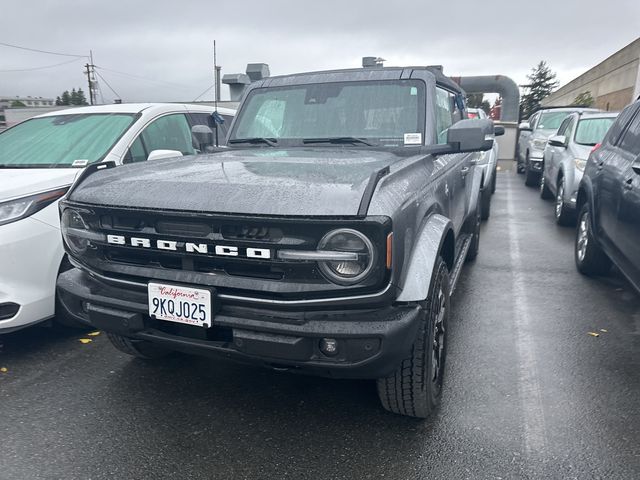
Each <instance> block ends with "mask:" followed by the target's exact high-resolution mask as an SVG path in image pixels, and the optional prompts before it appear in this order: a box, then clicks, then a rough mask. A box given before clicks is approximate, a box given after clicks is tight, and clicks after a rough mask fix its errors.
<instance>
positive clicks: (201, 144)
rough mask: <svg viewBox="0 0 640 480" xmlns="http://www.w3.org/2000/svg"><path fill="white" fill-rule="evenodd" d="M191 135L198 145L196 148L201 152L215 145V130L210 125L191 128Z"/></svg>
mask: <svg viewBox="0 0 640 480" xmlns="http://www.w3.org/2000/svg"><path fill="white" fill-rule="evenodd" d="M191 135H192V136H193V139H194V141H195V142H196V143H197V144H198V145H197V147H196V148H198V149H199V150H201V151H204V150H206V147H210V146H212V145H213V141H214V138H213V130H212V129H211V127H209V126H208V125H194V126H193V127H191Z"/></svg>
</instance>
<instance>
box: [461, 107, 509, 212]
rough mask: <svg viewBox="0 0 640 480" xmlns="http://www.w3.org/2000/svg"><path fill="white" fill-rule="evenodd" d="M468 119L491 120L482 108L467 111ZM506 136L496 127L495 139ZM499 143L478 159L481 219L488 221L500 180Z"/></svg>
mask: <svg viewBox="0 0 640 480" xmlns="http://www.w3.org/2000/svg"><path fill="white" fill-rule="evenodd" d="M467 117H468V118H472V119H473V118H479V119H483V120H487V119H489V117H488V116H487V114H486V113H485V111H484V110H482V109H481V108H469V109H467ZM500 135H504V127H501V126H496V127H494V137H497V136H500ZM498 152H499V151H498V142H493V147H492V148H491V150H487V151H486V152H482V154H481V155H480V158H479V159H478V163H477V165H478V167H480V168H482V184H481V186H480V190H481V192H482V193H481V194H480V217H481V218H482V220H487V219H488V218H489V215H490V213H491V197H492V195H493V194H494V193H495V191H496V182H497V180H498V178H497V177H498Z"/></svg>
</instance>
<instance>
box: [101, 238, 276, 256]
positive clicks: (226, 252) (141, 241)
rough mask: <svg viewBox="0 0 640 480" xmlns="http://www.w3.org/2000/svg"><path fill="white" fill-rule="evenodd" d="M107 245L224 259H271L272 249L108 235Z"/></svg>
mask: <svg viewBox="0 0 640 480" xmlns="http://www.w3.org/2000/svg"><path fill="white" fill-rule="evenodd" d="M107 243H110V244H112V245H125V246H127V247H140V248H156V249H158V250H169V251H178V250H179V251H185V252H187V253H202V254H205V255H206V254H213V255H218V256H223V257H246V258H261V259H270V258H271V249H269V248H253V247H246V248H244V247H237V246H234V245H210V244H207V243H191V242H177V241H175V240H155V241H152V240H151V239H149V238H140V237H130V238H127V237H125V236H124V235H107Z"/></svg>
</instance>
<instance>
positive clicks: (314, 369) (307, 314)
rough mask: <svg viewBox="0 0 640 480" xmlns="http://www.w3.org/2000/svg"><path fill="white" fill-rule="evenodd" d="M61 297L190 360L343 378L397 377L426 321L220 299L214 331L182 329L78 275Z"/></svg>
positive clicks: (76, 311) (413, 314) (127, 293)
mask: <svg viewBox="0 0 640 480" xmlns="http://www.w3.org/2000/svg"><path fill="white" fill-rule="evenodd" d="M58 295H59V299H60V301H61V303H62V305H63V306H64V308H65V309H66V310H68V312H69V313H70V314H71V315H72V316H74V317H76V318H77V319H78V320H81V321H85V322H89V323H90V324H91V325H93V326H94V327H95V328H98V329H101V330H105V331H108V332H113V333H117V334H119V335H123V336H126V337H129V338H133V339H138V340H146V341H150V342H153V343H156V344H159V345H162V346H165V347H167V348H170V349H173V350H179V351H183V352H187V353H195V354H200V355H209V354H214V355H215V354H217V355H224V356H227V357H230V358H234V359H236V360H240V361H246V362H250V363H257V364H261V365H264V366H268V367H271V368H278V369H291V370H293V371H301V372H305V373H311V374H315V375H322V376H330V377H337V378H380V377H385V376H388V375H389V374H391V373H392V372H393V371H394V370H395V369H396V367H397V366H398V365H399V364H400V362H401V361H402V360H403V359H405V358H406V357H407V356H409V354H410V351H411V346H412V344H413V341H414V339H415V336H416V332H417V330H418V327H419V325H420V321H421V314H420V311H419V310H418V307H416V306H411V305H404V306H387V307H382V308H379V309H375V310H371V309H369V310H363V309H358V310H346V309H341V310H333V311H326V310H322V311H313V310H309V309H307V310H305V311H300V312H291V311H281V310H280V311H279V310H266V309H257V308H250V307H239V306H231V305H225V304H224V303H223V302H222V301H220V300H218V301H217V302H216V303H217V305H218V309H217V312H218V313H217V314H216V316H215V320H214V325H213V326H212V327H211V328H209V329H204V328H201V327H194V326H190V325H184V326H183V325H181V324H175V323H171V322H163V321H160V320H156V319H152V318H151V317H149V315H148V310H147V309H148V307H147V305H148V302H147V294H146V292H140V291H132V290H127V289H124V288H119V287H115V286H113V285H108V284H106V283H103V282H101V281H99V280H97V279H95V278H92V277H90V276H89V275H88V274H86V273H84V272H83V271H81V270H80V269H77V268H74V269H72V270H69V271H67V272H65V273H63V274H62V275H60V277H59V278H58ZM323 338H330V339H335V340H336V341H337V345H338V349H337V353H336V354H335V355H331V356H329V355H325V354H324V353H323V352H322V351H321V350H320V342H321V340H322V339H323Z"/></svg>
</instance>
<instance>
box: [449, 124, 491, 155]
mask: <svg viewBox="0 0 640 480" xmlns="http://www.w3.org/2000/svg"><path fill="white" fill-rule="evenodd" d="M491 135H493V122H492V121H491V120H488V119H478V118H474V119H467V120H460V121H459V122H457V123H454V124H453V125H451V127H449V130H447V143H448V144H449V147H450V148H451V153H459V152H460V153H462V152H477V151H487V150H491V147H493V138H491Z"/></svg>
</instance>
